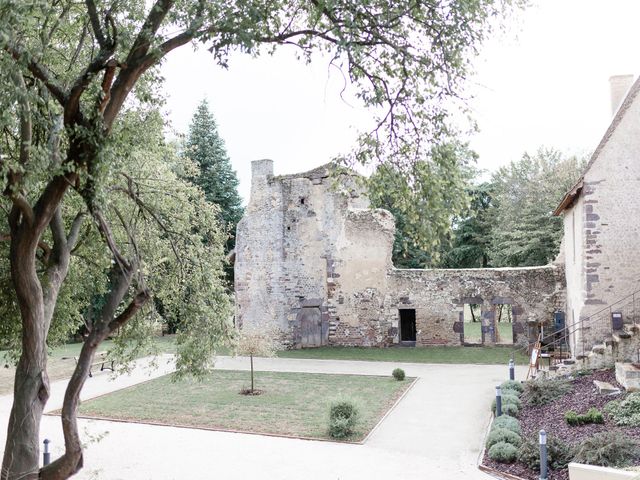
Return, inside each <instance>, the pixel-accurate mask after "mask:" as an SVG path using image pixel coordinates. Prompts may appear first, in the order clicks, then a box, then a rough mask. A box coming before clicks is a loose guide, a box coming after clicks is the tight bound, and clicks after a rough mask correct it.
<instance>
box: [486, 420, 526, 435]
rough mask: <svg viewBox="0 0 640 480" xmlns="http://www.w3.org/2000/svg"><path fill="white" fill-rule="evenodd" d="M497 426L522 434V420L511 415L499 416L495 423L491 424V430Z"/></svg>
mask: <svg viewBox="0 0 640 480" xmlns="http://www.w3.org/2000/svg"><path fill="white" fill-rule="evenodd" d="M495 428H506V429H507V430H511V431H512V432H513V433H517V434H518V435H522V429H521V428H520V422H519V421H518V419H516V418H514V417H510V416H509V415H501V416H499V417H496V418H495V419H494V420H493V424H492V425H491V430H493V429H495Z"/></svg>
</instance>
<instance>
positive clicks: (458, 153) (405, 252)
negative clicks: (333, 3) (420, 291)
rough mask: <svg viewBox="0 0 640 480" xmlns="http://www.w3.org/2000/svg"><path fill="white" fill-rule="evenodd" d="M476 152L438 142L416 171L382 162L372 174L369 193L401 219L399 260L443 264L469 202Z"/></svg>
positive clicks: (375, 204) (403, 264)
mask: <svg viewBox="0 0 640 480" xmlns="http://www.w3.org/2000/svg"><path fill="white" fill-rule="evenodd" d="M475 159H476V156H475V154H474V153H473V152H471V151H470V150H469V149H468V148H467V146H466V145H463V144H460V143H458V142H449V143H445V144H442V145H439V146H437V147H434V148H433V150H432V152H431V153H430V156H429V158H428V159H424V160H420V161H418V162H416V163H415V164H414V165H413V171H412V173H411V175H406V174H405V172H403V171H402V169H401V168H397V167H396V166H395V165H393V164H383V165H380V166H379V167H378V168H377V169H376V171H375V172H374V174H373V175H372V176H371V177H370V178H369V181H368V186H369V197H370V199H371V204H372V206H373V207H376V208H384V209H386V210H389V211H390V212H391V213H392V214H393V216H394V218H395V221H396V235H395V240H394V244H393V263H394V265H395V266H396V267H400V268H424V267H426V266H430V267H433V266H437V265H439V263H440V261H441V258H440V253H441V250H442V249H443V248H444V246H445V245H446V244H447V242H448V236H449V234H450V232H451V220H452V218H453V217H454V216H455V215H458V214H460V213H461V212H462V211H463V210H464V209H465V208H466V205H467V199H468V197H467V192H466V189H465V187H466V184H467V181H468V177H469V175H470V169H469V168H470V164H471V163H472V162H474V161H475Z"/></svg>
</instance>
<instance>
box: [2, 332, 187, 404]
mask: <svg viewBox="0 0 640 480" xmlns="http://www.w3.org/2000/svg"><path fill="white" fill-rule="evenodd" d="M154 342H155V344H156V347H157V349H158V352H159V353H175V350H176V346H175V336H174V335H167V336H164V337H157V338H155V340H154ZM112 345H113V342H112V341H111V340H105V341H104V342H103V343H102V345H101V346H100V348H99V351H101V352H106V351H108V350H109V349H110V348H111V347H112ZM81 348H82V343H68V344H65V345H61V346H59V347H56V348H54V349H52V350H51V354H50V355H49V360H48V362H47V373H48V374H49V380H50V381H52V382H53V381H55V380H62V379H64V378H70V377H71V374H72V373H73V370H74V369H75V368H76V362H75V361H74V360H73V357H75V356H78V354H79V353H80V349H81ZM0 366H1V367H3V368H0V395H6V394H7V393H11V392H12V391H13V378H14V375H15V369H14V368H13V365H11V364H10V363H9V361H8V360H7V359H6V357H5V356H4V354H3V352H2V351H0Z"/></svg>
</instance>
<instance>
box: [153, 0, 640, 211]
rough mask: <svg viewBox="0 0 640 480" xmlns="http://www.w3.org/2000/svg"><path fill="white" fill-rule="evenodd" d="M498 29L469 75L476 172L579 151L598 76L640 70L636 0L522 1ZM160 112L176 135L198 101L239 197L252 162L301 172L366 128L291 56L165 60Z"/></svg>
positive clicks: (595, 121) (599, 102)
mask: <svg viewBox="0 0 640 480" xmlns="http://www.w3.org/2000/svg"><path fill="white" fill-rule="evenodd" d="M532 3H533V5H532V6H531V7H530V8H529V9H527V10H526V11H525V12H523V13H521V14H519V15H518V17H517V18H515V19H512V20H511V26H510V27H509V28H508V29H507V31H506V32H505V33H502V34H499V35H496V36H495V37H494V38H492V39H490V41H488V42H487V43H485V45H484V47H483V48H482V51H481V55H480V57H479V58H478V59H477V61H476V69H477V74H476V75H475V76H474V78H472V79H470V87H469V89H470V91H471V92H473V93H474V98H473V99H472V100H471V101H470V105H471V107H472V110H473V115H474V118H475V120H476V121H477V123H478V126H479V129H480V131H479V132H478V133H476V134H474V135H473V137H472V138H471V139H470V140H471V145H472V147H473V148H474V149H475V150H476V151H477V152H478V154H479V155H480V159H479V161H478V166H479V167H480V168H483V169H487V170H494V169H496V168H498V167H499V166H501V165H504V164H506V163H508V162H510V161H511V160H516V159H518V158H520V156H521V155H522V153H523V152H525V151H534V150H536V149H537V148H538V147H539V146H542V145H544V146H548V147H556V148H559V149H561V150H563V151H565V152H568V153H578V154H584V153H587V152H589V151H591V150H593V149H594V148H595V146H596V145H597V144H598V142H599V141H600V138H601V136H602V135H603V133H604V131H605V130H606V128H607V126H608V124H609V121H610V120H611V111H610V100H609V80H608V79H609V77H610V76H611V75H617V74H629V73H631V74H634V75H636V76H637V75H638V73H640V53H639V50H640V28H638V18H640V1H639V0H533V2H532ZM163 74H164V76H165V78H166V83H165V87H164V88H165V92H166V95H167V106H166V110H167V112H168V113H169V118H170V120H171V121H172V123H173V126H174V128H175V129H176V130H177V131H179V132H182V133H186V132H187V129H188V126H189V122H190V119H191V115H192V114H193V112H194V111H195V108H196V106H197V104H198V103H199V102H200V101H201V100H202V99H203V98H205V97H206V98H207V99H208V100H209V103H210V106H211V108H212V110H213V112H214V115H215V117H216V120H217V122H218V128H219V132H220V134H221V135H222V137H223V138H224V140H225V142H226V146H227V151H228V152H229V156H230V157H231V161H232V163H233V166H234V168H235V169H236V171H237V173H238V177H239V179H240V193H241V195H242V196H243V197H244V199H245V202H246V200H248V195H249V187H250V181H251V169H250V163H251V160H256V159H260V158H271V159H272V160H274V163H275V170H276V174H284V173H293V172H300V171H304V170H308V169H311V168H314V167H316V166H319V165H321V164H324V163H326V162H328V161H329V160H330V159H331V158H332V157H333V156H335V155H337V154H339V153H343V152H346V151H348V150H349V149H350V148H351V147H352V146H353V143H354V139H355V138H356V132H357V131H359V130H362V129H365V128H366V127H367V126H368V125H369V122H370V119H369V117H370V116H369V115H368V114H367V112H366V111H364V110H362V109H360V108H356V107H355V106H354V105H355V104H356V102H352V101H348V100H347V101H345V100H344V99H341V97H340V91H341V89H342V86H343V79H342V76H341V74H340V73H339V72H337V71H336V70H335V69H334V70H331V71H330V70H329V69H328V65H327V62H326V61H319V62H318V63H315V64H313V65H305V64H304V63H302V62H298V61H296V60H295V58H294V55H293V51H292V50H288V51H287V50H285V51H282V52H281V53H279V54H277V55H276V56H275V57H269V56H268V55H265V56H264V57H261V58H251V57H248V56H246V55H244V56H243V55H235V56H233V57H232V58H231V60H230V68H229V69H228V70H224V69H222V68H220V67H218V66H217V65H216V64H215V62H214V60H213V58H212V56H211V55H210V54H209V53H208V52H207V51H206V50H203V51H198V52H194V51H193V50H192V49H189V48H188V47H185V48H182V49H179V50H178V51H176V52H173V53H172V54H171V55H170V57H169V59H168V60H167V62H166V63H165V65H164V66H163Z"/></svg>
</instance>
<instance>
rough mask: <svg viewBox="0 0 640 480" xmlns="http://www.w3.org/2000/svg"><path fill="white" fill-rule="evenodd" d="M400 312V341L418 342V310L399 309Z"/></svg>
mask: <svg viewBox="0 0 640 480" xmlns="http://www.w3.org/2000/svg"><path fill="white" fill-rule="evenodd" d="M398 312H399V314H400V342H402V343H404V344H405V345H410V344H411V343H413V345H415V343H416V311H415V310H413V309H411V308H402V309H400V310H398Z"/></svg>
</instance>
